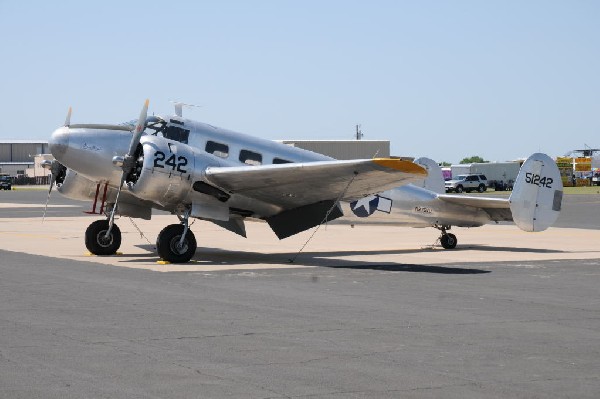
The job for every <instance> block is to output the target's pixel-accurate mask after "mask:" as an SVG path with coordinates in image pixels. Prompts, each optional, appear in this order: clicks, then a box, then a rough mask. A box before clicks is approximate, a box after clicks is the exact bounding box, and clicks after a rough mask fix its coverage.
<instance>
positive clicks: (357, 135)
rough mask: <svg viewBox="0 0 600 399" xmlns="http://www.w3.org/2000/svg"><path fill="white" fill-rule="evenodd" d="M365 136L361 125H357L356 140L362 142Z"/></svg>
mask: <svg viewBox="0 0 600 399" xmlns="http://www.w3.org/2000/svg"><path fill="white" fill-rule="evenodd" d="M362 137H363V134H362V131H361V130H360V125H356V140H360V139H362Z"/></svg>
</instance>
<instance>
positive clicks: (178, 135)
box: [163, 125, 190, 144]
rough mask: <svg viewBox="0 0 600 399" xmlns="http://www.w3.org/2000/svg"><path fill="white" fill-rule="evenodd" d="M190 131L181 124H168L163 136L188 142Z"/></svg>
mask: <svg viewBox="0 0 600 399" xmlns="http://www.w3.org/2000/svg"><path fill="white" fill-rule="evenodd" d="M189 135H190V131H189V130H187V129H183V128H181V127H179V126H169V125H168V126H167V127H166V129H165V131H164V132H163V136H164V137H165V138H167V139H169V140H175V141H179V142H180V143H184V144H187V142H188V137H189Z"/></svg>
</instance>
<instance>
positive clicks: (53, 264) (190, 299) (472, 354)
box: [0, 192, 600, 398]
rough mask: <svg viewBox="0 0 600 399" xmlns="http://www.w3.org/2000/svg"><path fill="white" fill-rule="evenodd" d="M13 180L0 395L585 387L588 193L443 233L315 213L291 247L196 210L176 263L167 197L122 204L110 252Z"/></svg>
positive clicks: (597, 304) (454, 394)
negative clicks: (530, 219)
mask: <svg viewBox="0 0 600 399" xmlns="http://www.w3.org/2000/svg"><path fill="white" fill-rule="evenodd" d="M10 194H14V192H11V193H10ZM20 195H21V194H18V195H17V196H13V197H11V198H12V199H13V200H14V201H11V202H8V201H4V199H5V198H4V197H2V198H0V242H2V249H3V250H2V251H0V397H2V398H4V397H6V398H21V397H22V398H35V397H40V398H59V397H61V398H62V397H132V398H137V397H139V398H147V397H164V398H173V397H177V398H178V397H181V398H184V397H185V398H188V397H206V398H226V397H236V398H237V397H247V398H379V397H381V398H397V397H402V398H405V397H406V398H439V397H444V398H504V397H506V398H515V397H516V398H532V397H550V398H566V397H576V398H596V397H598V393H599V392H600V377H599V375H600V356H599V352H600V332H599V331H600V295H599V294H600V293H599V289H598V287H599V286H600V249H598V242H600V240H599V239H600V235H599V233H598V232H597V230H595V229H594V228H593V222H594V220H597V219H595V218H596V217H597V216H596V213H597V212H596V210H595V208H596V205H595V204H596V203H597V201H598V197H597V196H586V197H587V198H583V199H580V198H575V197H572V198H570V197H571V196H566V197H565V205H564V212H563V214H562V215H561V219H559V222H560V224H562V225H563V226H566V228H552V229H550V230H548V231H546V232H543V233H537V234H532V233H524V232H521V231H520V230H519V229H518V228H516V227H515V226H513V225H496V226H494V225H490V226H484V227H482V228H477V229H453V230H452V231H453V233H454V234H456V235H457V236H458V239H459V248H457V249H456V250H454V251H445V250H442V249H440V248H439V247H437V246H433V247H432V246H430V244H433V243H434V241H435V239H436V237H437V235H438V234H437V232H436V231H435V230H433V229H407V228H400V227H394V226H385V227H381V226H380V227H378V226H356V227H355V228H351V227H350V226H348V225H330V226H326V227H322V228H321V229H320V230H319V231H318V232H317V233H316V234H315V236H314V238H313V239H312V240H311V241H310V242H309V243H308V245H307V246H306V248H305V250H304V251H303V252H302V253H301V254H299V255H298V256H297V257H296V260H295V262H294V263H290V262H289V259H291V258H294V256H296V255H297V253H298V250H299V249H300V247H301V246H302V245H303V244H304V243H305V242H306V241H307V239H308V238H309V236H310V234H311V233H312V232H306V233H303V234H300V235H298V236H295V237H292V238H290V239H286V240H283V241H279V240H277V238H276V237H275V236H274V235H273V234H272V233H271V232H270V231H269V230H268V226H266V225H265V224H263V223H249V224H248V237H249V238H248V239H243V238H241V237H237V236H235V235H233V234H231V233H229V232H227V231H223V230H222V229H220V228H218V227H217V226H214V225H212V224H210V223H207V222H196V224H194V226H192V230H193V231H194V232H195V234H196V237H197V240H198V243H199V246H200V248H199V250H198V252H197V254H196V256H195V257H194V262H192V263H190V264H186V265H164V264H160V263H157V260H158V258H157V256H156V254H155V252H154V250H153V242H154V240H155V238H156V234H157V233H158V231H160V229H162V228H163V227H164V226H165V225H166V224H169V223H174V222H176V218H175V217H173V216H165V215H159V216H157V217H155V218H153V220H152V221H138V220H136V221H135V222H136V223H137V226H138V227H139V229H140V230H141V231H142V232H143V233H144V237H141V236H140V233H139V231H138V229H137V228H136V227H134V225H133V224H131V222H130V221H129V220H128V219H127V218H122V219H120V220H119V221H118V224H119V226H120V228H121V230H122V232H123V246H122V252H123V254H122V255H119V256H113V257H95V256H89V255H87V254H86V251H85V246H84V244H83V233H84V230H85V228H86V226H87V224H89V223H90V222H91V221H93V220H95V217H93V216H92V217H81V216H80V212H81V209H85V205H89V204H77V203H72V202H69V201H68V200H65V202H62V201H63V200H61V199H60V196H58V195H56V196H53V198H52V200H51V204H53V205H62V206H60V207H54V208H50V209H52V210H53V211H56V212H57V213H52V214H51V213H49V217H48V218H47V220H46V222H45V223H43V224H42V223H41V219H40V217H39V216H35V217H31V216H32V214H31V213H28V211H34V210H35V211H36V212H39V208H38V207H36V203H35V201H33V198H34V197H35V196H32V197H31V198H30V200H31V202H29V204H30V205H22V204H27V202H26V201H21V199H20V197H19V196H20ZM41 196H42V198H43V201H45V193H42V195H41ZM55 198H56V200H55ZM55 201H56V202H55ZM571 201H573V206H572V207H571V206H569V204H571ZM7 204H9V206H7ZM10 204H21V205H17V206H12V205H10ZM80 208H81V209H80ZM19 212H22V213H20V214H19ZM565 215H567V216H569V218H568V219H564V218H563V217H564V216H565ZM572 220H574V221H572ZM580 220H585V221H586V226H585V227H587V228H586V229H581V228H576V227H578V226H577V224H578V223H579V222H578V221H580Z"/></svg>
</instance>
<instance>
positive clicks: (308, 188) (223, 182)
mask: <svg viewBox="0 0 600 399" xmlns="http://www.w3.org/2000/svg"><path fill="white" fill-rule="evenodd" d="M425 176H427V172H426V170H425V169H424V168H422V167H421V166H419V165H417V164H414V163H412V162H407V161H402V160H399V159H387V158H375V159H362V160H348V161H323V162H308V163H289V164H279V165H263V166H254V167H247V166H242V167H212V168H208V169H207V170H206V179H207V180H208V181H209V182H210V183H212V184H214V185H215V186H217V187H219V188H221V189H222V190H224V191H226V192H228V193H230V194H232V193H235V194H240V195H244V196H246V197H249V198H254V199H257V200H260V201H263V202H266V203H269V204H272V205H276V206H278V207H280V208H281V209H282V210H289V209H294V208H298V207H301V206H304V205H309V204H314V203H316V202H319V201H324V200H335V199H338V198H339V197H340V195H342V193H343V194H344V195H343V197H342V198H341V199H343V200H352V199H356V198H361V197H364V196H367V195H371V194H375V193H379V192H382V191H385V190H389V189H391V188H394V187H398V186H402V185H405V184H408V183H410V182H412V181H416V180H419V179H423V177H425Z"/></svg>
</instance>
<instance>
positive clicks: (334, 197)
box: [45, 100, 562, 263]
mask: <svg viewBox="0 0 600 399" xmlns="http://www.w3.org/2000/svg"><path fill="white" fill-rule="evenodd" d="M175 108H176V114H175V115H168V116H150V117H148V116H147V112H148V101H147V100H146V103H145V104H144V107H143V109H142V111H141V113H140V117H139V118H138V119H137V120H134V121H132V122H131V123H126V124H123V125H104V124H85V125H84V124H71V110H70V109H69V113H68V115H67V118H66V121H65V124H64V126H63V127H60V128H58V129H56V130H55V131H54V132H53V133H52V137H51V139H50V142H49V144H50V150H51V152H52V154H53V155H54V157H55V161H52V162H47V163H46V164H45V167H46V168H48V169H50V170H51V173H52V175H51V185H50V191H49V192H48V197H50V192H51V191H52V187H53V186H54V184H56V186H57V188H58V191H59V192H61V193H62V194H64V195H66V196H67V197H71V198H74V199H84V200H87V199H93V201H94V202H93V210H92V212H90V213H98V214H104V215H105V218H103V219H102V220H97V221H95V222H93V223H92V224H90V225H89V227H88V228H87V230H86V233H85V244H86V247H87V248H88V250H89V251H90V252H92V253H93V254H97V255H111V254H114V253H116V251H117V250H118V249H119V246H120V244H121V233H120V230H119V228H118V226H117V225H116V224H115V223H114V219H115V215H116V214H119V215H121V216H129V217H133V218H143V219H150V218H151V215H152V209H153V208H155V209H159V210H164V211H169V212H171V213H172V214H175V215H177V217H178V218H179V221H180V223H177V224H171V225H168V226H167V227H165V228H164V229H163V230H162V231H161V232H160V234H159V235H158V238H157V243H156V247H157V252H158V254H159V256H160V257H161V258H163V259H164V260H166V261H169V262H173V263H181V262H187V261H189V260H190V259H191V258H192V257H193V256H194V253H195V252H196V239H195V236H194V233H193V232H192V231H191V230H190V229H189V224H188V220H189V218H190V217H191V218H198V219H204V220H209V221H211V222H213V223H215V224H217V225H219V226H221V227H223V228H225V229H227V230H230V231H232V232H234V233H236V234H239V235H241V236H244V237H245V236H246V230H245V225H244V221H245V220H246V219H262V220H265V221H266V222H267V223H268V224H269V226H270V227H271V229H272V230H273V231H274V233H275V234H276V235H277V236H278V237H279V238H280V239H283V238H286V237H289V236H291V235H294V234H296V233H299V232H301V231H304V230H307V229H310V228H312V227H315V226H318V225H320V224H321V223H324V222H327V221H331V220H334V219H337V218H339V217H341V216H343V215H344V214H346V215H348V216H349V217H351V218H356V220H359V219H360V218H368V219H362V220H368V221H369V222H372V221H373V222H377V221H380V222H384V223H399V224H403V225H407V226H412V227H435V228H437V229H439V230H440V231H441V237H440V241H441V244H442V246H443V247H444V248H446V249H449V248H454V247H455V246H456V243H457V240H456V237H455V236H454V235H453V234H450V233H448V232H447V230H448V229H450V227H451V226H461V227H476V226H481V225H483V224H486V223H488V222H490V221H496V222H498V221H514V222H515V223H516V224H517V226H519V227H520V228H521V229H523V230H526V231H542V230H545V229H546V228H548V227H549V226H551V225H552V224H553V223H554V221H555V220H556V218H557V217H558V215H559V212H560V208H561V201H562V182H561V179H560V174H559V171H558V168H557V167H556V164H555V163H554V162H553V161H552V159H551V158H549V157H548V156H547V155H545V154H534V155H532V156H530V157H529V158H528V159H527V161H526V162H525V163H524V164H523V166H522V168H521V172H520V174H519V176H518V178H517V180H516V182H515V185H514V190H513V192H512V194H511V196H510V198H509V199H503V198H489V197H480V196H464V195H448V194H444V181H443V178H442V174H441V171H440V169H439V167H438V166H437V164H436V163H435V162H433V161H432V160H429V159H427V158H421V159H418V160H416V161H415V162H414V163H413V162H408V161H403V160H399V159H387V158H385V159H382V158H375V159H362V160H343V161H341V160H334V159H332V158H330V157H327V156H324V155H321V154H317V153H314V152H310V151H306V150H302V149H299V148H294V147H291V146H288V145H285V144H281V143H277V142H273V141H270V140H264V139H260V138H256V137H251V136H248V135H244V134H241V133H235V132H232V131H229V130H225V129H221V128H217V127H214V126H211V125H208V124H204V123H199V122H195V121H192V120H189V119H186V118H183V117H182V112H181V104H176V107H175ZM98 205H100V209H99V210H98V209H97V208H98Z"/></svg>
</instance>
